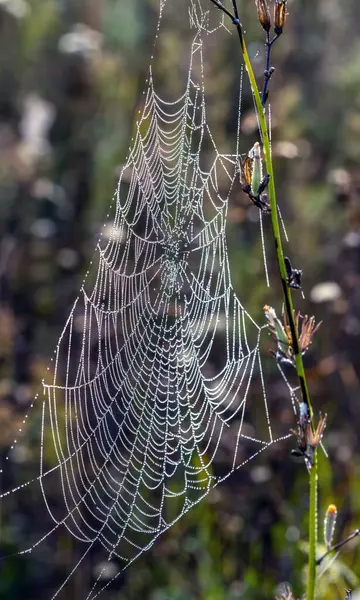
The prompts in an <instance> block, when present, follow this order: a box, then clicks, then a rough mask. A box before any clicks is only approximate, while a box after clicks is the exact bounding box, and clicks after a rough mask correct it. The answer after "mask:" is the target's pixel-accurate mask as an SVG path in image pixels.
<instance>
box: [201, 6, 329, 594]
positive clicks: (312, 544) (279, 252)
mask: <svg viewBox="0 0 360 600" xmlns="http://www.w3.org/2000/svg"><path fill="white" fill-rule="evenodd" d="M211 2H213V4H215V5H216V6H217V7H218V8H219V9H220V10H224V8H223V6H222V4H221V3H220V2H219V0H211ZM232 3H233V9H234V15H231V14H230V15H229V11H227V10H224V12H225V13H226V14H227V15H228V16H230V17H231V19H232V21H233V24H234V25H235V27H236V29H237V32H238V36H239V40H240V47H241V52H242V55H243V58H244V63H245V67H246V70H247V73H248V77H249V80H250V86H251V90H252V93H253V96H254V101H255V107H256V112H257V116H258V120H259V128H260V135H261V140H262V144H263V152H264V159H265V164H266V170H267V172H268V174H269V175H270V180H269V185H268V191H269V204H270V207H271V212H270V216H271V225H272V232H273V237H274V242H275V250H276V258H277V263H278V268H279V272H280V278H281V283H282V288H283V295H284V302H285V310H286V314H287V318H288V322H289V326H290V330H291V336H292V342H293V344H292V345H293V350H294V356H295V367H296V373H297V376H298V379H299V383H300V389H301V395H302V399H303V401H304V402H305V403H306V405H307V407H308V410H309V415H310V419H311V423H312V427H313V429H314V426H313V416H314V413H313V409H312V405H311V399H310V395H309V390H308V386H307V381H306V375H305V369H304V363H303V359H302V354H301V351H300V348H299V343H298V333H297V330H296V325H295V314H294V307H293V302H292V297H291V290H290V287H289V285H288V283H287V275H286V267H285V262H284V252H283V247H282V240H281V234H280V226H279V219H278V211H277V202H276V192H275V181H274V170H273V164H272V156H271V147H270V139H269V132H268V127H267V122H266V117H265V111H264V107H263V105H262V102H261V96H260V92H259V88H258V86H257V83H256V79H255V75H254V71H253V68H252V65H251V61H250V58H249V55H248V52H247V48H246V44H245V40H244V35H243V31H242V26H241V23H240V19H239V13H238V9H237V3H236V0H232ZM317 465H318V463H317V455H316V452H315V456H314V464H313V466H312V467H311V468H310V476H309V480H310V500H309V557H308V584H307V600H314V597H315V581H316V546H317V535H318V528H317V497H318V466H317Z"/></svg>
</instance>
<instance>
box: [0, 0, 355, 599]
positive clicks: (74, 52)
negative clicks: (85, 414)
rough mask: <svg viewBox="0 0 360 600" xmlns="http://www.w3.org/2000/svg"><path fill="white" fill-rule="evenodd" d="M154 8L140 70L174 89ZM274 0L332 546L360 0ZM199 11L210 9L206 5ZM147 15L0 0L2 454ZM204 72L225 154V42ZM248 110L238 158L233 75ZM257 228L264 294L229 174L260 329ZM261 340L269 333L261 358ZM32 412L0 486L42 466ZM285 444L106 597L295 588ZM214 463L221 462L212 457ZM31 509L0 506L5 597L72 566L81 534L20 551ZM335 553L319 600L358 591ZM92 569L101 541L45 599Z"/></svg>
mask: <svg viewBox="0 0 360 600" xmlns="http://www.w3.org/2000/svg"><path fill="white" fill-rule="evenodd" d="M168 5H169V7H168V11H167V17H166V20H165V21H164V22H163V23H162V25H161V30H160V34H161V35H160V38H159V49H158V55H157V61H156V62H155V65H154V69H155V70H156V74H157V77H158V81H159V86H160V89H162V90H164V93H165V91H166V94H167V95H168V96H169V97H171V94H172V93H173V95H174V96H175V97H176V96H178V95H179V73H181V70H182V66H183V63H182V60H183V56H184V54H185V55H187V53H188V51H189V46H188V44H189V39H190V38H187V37H186V35H184V24H187V22H188V15H187V12H186V10H184V6H183V5H182V4H181V0H168ZM205 5H206V0H202V6H203V7H205ZM239 9H240V12H241V19H242V22H243V24H244V26H245V29H246V35H247V41H248V47H249V52H250V54H251V57H253V58H254V65H255V67H256V72H257V75H258V76H259V78H261V74H262V70H263V59H264V46H263V32H262V30H261V28H260V26H259V24H258V22H257V18H256V10H255V4H254V2H253V1H251V0H246V2H245V1H244V0H239ZM288 9H289V17H288V20H287V24H286V29H285V33H284V35H283V36H282V38H281V39H280V40H279V42H278V43H277V45H276V46H275V47H274V52H273V64H274V65H275V67H276V72H275V74H274V76H273V79H272V80H271V87H270V101H271V107H272V136H273V137H272V139H273V145H272V148H273V154H274V157H275V173H276V178H277V189H278V200H279V204H280V206H281V210H282V214H283V216H284V218H285V221H286V226H287V230H288V234H289V239H290V242H289V244H288V245H287V249H286V252H287V253H288V254H289V255H290V256H291V257H292V260H293V263H294V265H295V267H297V268H301V269H303V272H304V280H303V281H304V284H303V287H304V293H305V300H303V299H302V298H301V296H300V294H299V295H298V296H297V298H296V302H297V306H298V307H299V309H300V310H301V311H302V313H303V314H314V315H315V316H316V318H317V320H323V324H322V326H321V329H320V331H319V333H318V334H317V336H316V338H315V342H314V344H313V347H312V349H311V352H309V353H308V354H307V355H306V365H307V367H308V376H309V385H310V390H311V394H312V398H313V404H314V407H315V410H316V412H318V411H322V412H327V413H328V428H327V431H326V436H325V446H326V448H327V449H328V452H329V460H327V459H326V458H325V457H324V456H323V455H322V454H321V456H320V467H319V468H320V514H319V519H320V528H321V526H322V525H321V522H322V518H323V514H324V510H325V509H326V507H327V505H328V504H329V503H330V502H334V503H335V504H336V505H337V507H338V511H339V518H338V524H337V538H338V539H341V537H342V536H345V535H346V534H348V533H350V532H351V531H352V530H353V529H354V528H355V527H358V526H359V524H360V437H359V435H358V431H359V428H360V385H359V376H360V351H359V348H360V167H359V164H360V41H359V36H358V32H359V23H360V4H359V2H358V1H357V0H318V1H317V2H316V3H315V2H314V1H313V0H302V1H300V0H297V1H296V0H294V1H290V0H289V6H288ZM209 10H210V11H216V9H215V7H214V6H213V5H211V3H210V1H209ZM158 11H159V0H131V2H130V1H126V0H1V1H0V236H1V241H0V450H1V456H2V459H3V460H4V459H5V456H6V454H7V448H8V447H9V445H11V443H12V441H13V439H14V437H16V435H17V431H18V428H19V426H21V423H22V421H23V419H24V415H25V414H26V413H27V411H28V409H29V406H30V405H31V403H32V401H33V398H34V396H35V395H36V393H37V392H38V391H39V388H40V384H41V380H42V378H43V377H44V376H45V373H46V369H47V366H48V363H49V359H50V357H51V356H52V353H53V350H54V347H55V345H56V342H57V339H58V337H59V335H60V333H61V331H62V328H63V326H64V323H65V321H66V318H67V316H68V314H69V309H70V308H71V306H72V303H73V301H74V298H75V297H76V294H77V291H78V289H79V286H80V284H81V281H82V279H83V277H84V274H85V272H86V270H87V265H88V262H89V260H90V258H91V255H92V252H93V249H94V246H95V243H96V239H97V233H98V231H99V230H100V228H101V225H102V223H103V222H104V221H105V219H106V214H107V209H108V206H109V203H110V200H111V198H112V195H113V192H114V189H115V186H116V181H117V177H118V174H119V168H120V167H121V165H122V164H123V163H124V161H125V158H126V155H127V151H128V147H129V140H130V138H131V134H132V131H133V123H134V115H135V111H136V110H137V109H138V108H139V106H140V103H141V94H142V90H143V88H144V81H145V78H146V76H147V71H148V66H149V62H150V55H151V53H152V46H153V41H154V36H155V33H156V25H157V19H158ZM210 57H211V59H210ZM184 64H185V67H184V68H187V66H186V65H187V63H186V62H185V63H184ZM205 69H206V72H207V73H208V74H210V76H209V77H208V86H207V90H206V93H207V98H208V106H209V110H208V118H209V120H210V123H211V127H212V132H213V134H214V136H215V138H216V140H217V143H218V144H219V145H221V146H222V147H226V146H227V145H228V146H229V147H234V143H235V137H236V118H237V101H238V87H239V78H240V69H241V57H240V50H239V47H238V43H237V39H236V36H235V35H230V34H228V33H226V32H225V31H224V30H222V31H219V37H218V44H217V46H216V48H212V52H211V53H210V52H209V55H205ZM242 106H243V113H242V129H241V142H240V149H241V151H242V152H246V151H247V150H248V149H249V148H250V147H251V146H252V145H253V143H254V142H255V141H256V139H257V123H256V118H255V116H254V112H253V108H252V98H251V93H250V89H249V86H248V84H247V81H246V77H244V90H243V102H242ZM268 233H269V229H268V227H267V225H266V226H265V234H266V239H267V248H268V260H269V271H270V277H271V288H270V289H268V288H267V287H266V282H265V277H264V268H263V262H262V252H261V246H260V243H259V224H258V211H257V209H254V207H251V206H249V200H248V198H247V197H246V196H244V195H243V194H242V193H241V191H240V186H236V187H235V188H234V193H233V194H232V196H231V199H230V205H229V221H228V247H229V258H230V265H231V271H232V278H233V283H234V287H235V289H236V291H237V293H238V295H239V298H240V300H241V301H242V302H243V303H244V304H245V305H246V307H247V309H248V310H250V312H251V313H252V314H253V315H254V318H255V319H256V320H257V322H261V321H262V320H263V312H262V307H263V305H264V304H271V305H272V306H276V307H277V310H278V312H280V311H281V296H280V287H279V285H278V280H277V272H276V265H275V263H274V260H273V255H272V241H271V238H270V237H269V235H268ZM269 348H271V341H270V339H269V343H268V346H265V347H264V349H263V351H264V353H268V350H269ZM265 363H266V387H267V395H268V401H269V406H270V413H271V419H272V421H273V422H275V423H276V422H278V423H279V424H280V425H282V428H283V429H285V430H287V429H288V428H290V427H294V426H295V425H296V423H295V417H294V415H293V413H292V410H291V405H290V403H289V399H288V397H287V393H286V389H284V385H283V382H282V381H281V380H280V379H279V375H278V371H277V369H276V365H275V364H274V362H273V361H272V360H271V359H270V356H269V360H267V359H266V358H265ZM290 376H291V374H290ZM293 383H294V385H295V382H294V381H293ZM253 393H254V394H256V389H255V390H254V392H253ZM40 419H41V415H40V413H39V411H37V409H36V407H35V408H34V411H33V412H32V413H31V418H30V417H29V422H28V426H27V432H26V442H24V443H22V444H20V445H19V447H18V449H17V451H16V452H15V453H13V455H12V458H11V460H9V461H7V465H6V469H4V474H3V481H2V487H3V489H9V488H12V487H14V486H15V485H17V482H18V481H19V480H20V479H21V480H28V479H31V478H32V477H36V476H37V475H38V472H39V465H38V463H35V462H34V460H32V459H33V455H32V449H33V445H32V441H33V444H36V442H37V441H38V439H39V427H40ZM292 447H294V442H292V441H291V440H290V441H288V442H286V443H284V444H283V445H282V446H281V447H275V448H272V449H270V450H269V451H268V452H265V453H264V454H263V455H261V456H260V457H259V458H258V459H256V460H255V461H254V462H252V463H250V464H249V466H248V467H247V468H244V469H241V470H240V471H239V472H237V473H236V474H234V475H233V476H232V477H231V478H229V479H228V480H227V481H226V482H225V483H224V484H223V485H222V486H220V487H218V488H217V489H216V490H214V491H213V492H212V493H211V494H210V495H209V496H208V498H207V499H205V500H204V501H203V502H202V503H201V504H200V505H199V506H197V507H195V508H193V509H192V510H191V511H190V512H189V513H188V514H187V515H186V516H184V517H183V518H182V519H181V520H180V521H179V522H178V523H177V524H176V525H175V526H173V527H172V529H170V531H168V532H167V533H165V534H164V535H163V536H162V537H161V538H160V539H159V540H158V541H157V542H156V544H155V546H154V547H153V548H152V549H151V550H150V551H148V552H147V553H146V554H145V555H144V556H143V557H141V558H140V559H139V560H137V561H136V562H135V563H134V564H133V565H131V567H130V568H129V569H128V570H127V571H125V572H124V574H123V575H122V576H121V577H118V578H117V579H116V580H115V581H114V582H113V583H112V584H111V585H110V586H109V588H108V589H107V590H105V591H104V592H103V595H102V596H101V597H103V598H104V600H115V599H117V598H126V600H138V599H139V598H144V599H149V600H170V599H171V600H195V599H201V600H236V599H238V598H244V599H246V600H250V599H251V600H258V599H259V600H260V599H265V598H272V597H274V595H275V591H276V586H277V584H279V583H280V582H284V581H289V582H291V583H292V584H293V586H294V590H295V593H296V594H297V595H300V594H301V593H302V592H303V582H304V571H303V565H304V564H305V559H306V550H307V547H306V539H307V522H306V515H307V506H308V498H307V473H306V470H305V468H304V466H303V464H302V463H301V462H300V463H299V462H295V461H294V460H293V459H292V457H290V450H291V448H292ZM220 460H223V461H225V462H226V450H224V452H223V453H222V454H220ZM57 492H58V491H57V490H54V502H55V501H56V494H57ZM37 507H39V509H38V510H37ZM43 519H44V505H43V503H42V500H41V498H40V496H39V499H37V497H34V494H32V495H31V494H30V492H29V498H28V502H25V503H19V502H17V498H16V496H14V497H13V499H12V500H11V501H10V502H8V503H7V504H6V506H4V507H3V510H2V524H1V528H0V535H1V538H0V544H1V546H0V557H1V558H2V561H1V563H0V574H1V576H0V598H1V599H4V600H20V599H21V600H35V599H36V600H48V599H49V598H51V596H52V594H53V593H54V591H55V590H56V588H57V587H58V586H59V584H60V582H61V581H62V580H63V579H64V573H65V572H67V570H68V567H69V565H74V564H75V563H76V561H77V560H78V559H79V556H80V555H79V554H78V552H79V550H78V548H77V547H76V545H75V543H74V544H72V543H71V541H69V540H68V539H66V540H63V539H62V538H61V536H59V537H58V538H57V539H56V542H55V544H53V545H52V547H51V548H50V549H49V552H48V557H47V559H46V560H42V562H41V563H39V562H38V561H36V560H35V559H33V558H32V556H31V555H24V556H21V555H16V552H17V551H18V550H21V548H24V547H26V545H27V544H28V539H29V536H30V537H31V539H32V540H33V539H35V538H36V532H37V531H40V530H41V525H42V520H43ZM10 554H11V555H12V556H11V557H10V558H9V557H8V556H9V555H10ZM4 557H7V558H6V559H4ZM340 558H341V561H337V562H336V563H335V564H334V568H333V569H332V570H330V571H328V572H327V574H326V575H324V576H323V578H322V579H321V580H320V584H319V597H321V598H324V599H329V600H330V599H334V600H337V599H338V598H339V599H340V598H344V589H345V587H351V588H353V589H355V588H356V587H357V585H358V582H359V577H360V545H359V544H357V543H356V540H355V542H354V543H353V544H350V545H349V546H348V547H346V549H345V550H344V551H343V553H342V554H341V557H340ZM101 568H102V565H101V562H100V557H99V556H98V555H97V554H96V552H95V553H94V554H93V555H92V556H91V557H89V560H88V561H87V562H86V564H84V565H83V566H82V568H81V569H79V570H78V571H77V573H76V575H75V577H74V578H73V581H72V583H71V585H70V587H69V588H68V589H67V591H66V594H65V593H64V594H63V595H61V596H59V597H61V598H65V597H66V598H68V599H69V600H75V599H76V598H77V597H81V598H82V597H83V594H84V590H86V593H88V591H89V590H90V588H91V585H92V583H93V581H94V579H95V578H96V577H97V575H98V573H99V569H101ZM114 568H115V569H116V568H117V567H116V565H115V566H114ZM359 594H360V591H359ZM356 597H357V596H356ZM359 597H360V595H359Z"/></svg>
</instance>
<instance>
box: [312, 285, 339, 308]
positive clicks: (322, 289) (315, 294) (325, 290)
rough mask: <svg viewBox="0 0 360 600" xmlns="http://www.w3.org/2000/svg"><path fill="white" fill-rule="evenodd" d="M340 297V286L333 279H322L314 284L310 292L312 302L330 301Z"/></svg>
mask: <svg viewBox="0 0 360 600" xmlns="http://www.w3.org/2000/svg"><path fill="white" fill-rule="evenodd" d="M340 297H341V288H340V286H339V285H338V284H337V283H336V282H335V281H323V282H322V283H318V284H317V285H315V286H314V287H313V288H312V290H311V292H310V299H311V301H312V302H316V303H317V304H320V303H321V302H332V301H334V300H337V299H338V298H340Z"/></svg>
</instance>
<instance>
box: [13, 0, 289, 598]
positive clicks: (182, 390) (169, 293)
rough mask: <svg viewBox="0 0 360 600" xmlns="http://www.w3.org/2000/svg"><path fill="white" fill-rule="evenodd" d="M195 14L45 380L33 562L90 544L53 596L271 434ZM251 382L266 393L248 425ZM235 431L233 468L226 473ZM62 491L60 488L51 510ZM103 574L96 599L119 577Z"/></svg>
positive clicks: (147, 106)
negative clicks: (53, 545) (47, 521)
mask: <svg viewBox="0 0 360 600" xmlns="http://www.w3.org/2000/svg"><path fill="white" fill-rule="evenodd" d="M164 7H165V2H162V4H161V11H160V12H162V11H163V9H164ZM191 7H192V10H191V22H192V25H193V26H194V27H195V36H194V38H193V42H192V46H191V52H190V63H189V69H188V75H187V81H186V85H185V89H184V92H183V93H182V94H181V95H180V96H179V97H178V98H177V99H176V100H169V99H165V98H164V97H161V96H160V95H158V93H157V91H156V86H155V83H154V77H153V72H152V67H151V66H150V69H149V75H148V79H147V85H146V89H145V92H144V96H143V104H142V108H141V110H140V114H139V117H138V119H137V122H136V127H135V133H134V137H133V140H132V144H131V147H130V151H129V156H128V159H127V161H126V163H125V165H124V166H123V168H122V170H121V175H120V179H119V183H118V186H117V190H116V193H115V196H114V201H113V204H112V215H111V217H110V216H109V218H108V220H107V222H106V224H105V226H104V230H103V233H102V235H101V237H100V240H99V242H98V244H97V247H96V252H95V255H94V257H93V260H92V263H91V268H90V269H89V272H88V275H87V277H86V278H85V280H84V282H83V286H82V288H81V292H80V294H79V296H78V298H77V299H76V301H75V303H74V306H73V308H72V310H71V312H70V315H69V318H68V320H67V323H66V325H65V328H64V330H63V332H62V334H61V336H60V339H59V342H58V344H57V347H56V351H55V356H54V359H53V368H52V369H51V370H49V376H48V377H47V378H46V380H45V381H44V383H43V389H44V395H45V397H44V401H43V408H42V425H41V459H40V475H39V476H38V477H37V478H36V479H35V480H32V481H29V482H27V483H26V484H24V485H25V487H26V486H29V485H30V484H32V485H39V486H40V488H41V492H42V496H43V500H44V504H45V506H46V510H47V512H48V514H49V515H50V517H51V519H52V521H53V523H54V524H53V527H52V529H50V530H48V531H47V532H46V533H45V534H44V535H43V536H42V537H41V538H40V539H39V540H37V541H36V542H34V543H33V544H32V545H31V547H29V548H28V549H27V550H24V551H23V553H26V552H30V551H32V550H33V549H34V548H36V547H37V546H39V545H40V544H42V543H43V542H44V541H45V540H46V539H47V538H48V537H49V536H50V535H51V534H54V533H55V532H56V531H58V530H60V529H64V530H67V531H68V532H69V533H70V534H71V536H72V537H73V538H75V539H77V540H79V542H82V543H85V544H86V550H85V552H83V554H82V556H81V558H80V560H79V561H78V562H77V563H76V565H74V567H73V568H72V569H71V571H70V573H69V574H68V576H67V577H66V579H65V581H64V582H63V583H62V584H61V586H60V587H59V588H58V589H57V591H56V593H55V594H54V595H53V596H52V598H55V597H57V596H58V594H59V593H60V591H61V590H62V589H63V588H64V587H65V586H66V584H67V583H68V581H69V579H70V578H71V577H72V575H73V574H74V573H75V571H76V570H77V569H78V568H79V567H80V564H81V562H82V561H83V560H84V559H85V557H86V556H87V555H88V553H89V552H90V551H91V549H92V548H93V547H94V545H95V544H96V545H98V546H100V547H102V549H103V551H104V552H105V554H106V556H107V561H111V560H112V559H115V560H117V561H118V562H119V564H121V566H122V568H126V567H127V566H129V564H131V563H132V562H133V561H134V560H135V559H136V558H137V557H138V556H139V555H141V554H142V553H144V552H145V551H146V550H148V549H149V548H150V547H151V546H152V545H153V543H154V541H155V540H156V539H157V538H158V537H159V536H160V535H161V534H162V533H163V532H164V531H166V530H168V529H169V528H170V527H171V526H172V525H173V524H174V523H175V522H176V521H178V520H179V519H180V518H181V517H182V515H184V514H185V513H186V512H187V511H188V510H189V509H190V508H191V507H192V506H194V505H195V504H197V503H198V502H199V501H200V500H201V499H202V498H204V496H206V495H207V494H208V492H209V491H210V490H211V489H212V488H213V487H214V486H216V485H218V483H219V482H221V481H223V480H224V479H225V478H227V477H228V476H229V475H230V474H231V473H232V472H233V471H234V470H236V469H239V468H240V467H241V466H243V465H244V464H245V463H247V462H248V461H249V460H250V459H251V458H253V457H254V456H256V455H258V454H259V453H260V452H262V451H263V450H265V449H266V448H268V446H269V445H270V444H272V443H273V442H274V441H276V438H275V437H274V436H273V433H272V427H271V423H270V418H269V411H268V405H267V399H266V392H265V385H264V382H263V375H262V366H261V359H260V351H259V340H260V334H261V330H262V327H260V326H258V325H257V324H256V323H255V321H254V320H253V319H252V317H251V315H250V314H249V313H248V312H247V311H246V310H245V308H244V306H243V305H242V304H241V302H240V300H239V298H238V297H237V295H236V294H235V292H234V289H233V287H232V283H231V276H230V267H229V260H228V252H227V240H226V221H227V211H228V200H229V196H230V193H231V190H232V188H233V185H234V182H235V180H236V178H237V177H238V160H237V157H238V150H236V152H235V153H234V154H222V153H220V152H219V151H218V148H217V146H216V143H215V140H214V138H213V136H212V134H211V130H210V127H209V123H208V120H207V115H206V101H205V85H204V76H203V73H204V69H203V36H204V35H205V34H208V33H209V31H208V30H207V29H206V27H205V25H206V14H200V16H199V17H198V11H197V10H195V8H196V7H197V8H198V7H199V5H198V4H197V3H193V2H191ZM240 102H241V95H240ZM239 114H240V112H239ZM209 157H211V158H209ZM224 190H225V192H224ZM109 215H110V213H109ZM219 339H220V340H221V351H220V350H219ZM214 355H216V358H217V360H216V361H214V360H213V358H214ZM254 377H255V378H257V379H258V380H260V382H261V386H260V387H261V390H262V393H261V397H258V398H256V402H257V408H256V413H257V415H256V419H257V423H256V425H255V424H253V423H251V427H249V419H250V415H249V414H248V402H249V397H250V395H249V391H250V386H251V384H252V381H253V379H254ZM49 432H51V435H50V434H49ZM229 436H231V437H230V439H231V445H230V447H231V460H230V461H229V464H228V467H227V469H226V471H225V472H224V470H222V471H221V472H218V470H217V466H216V457H217V455H218V451H219V448H221V446H222V443H223V442H224V440H225V441H226V440H229ZM279 439H281V438H279ZM227 446H228V447H229V443H228V442H227ZM49 454H52V455H54V456H55V457H56V458H55V464H53V465H51V466H49V465H48V464H47V462H46V460H45V459H44V457H45V456H47V455H49ZM24 485H22V486H19V488H16V489H15V490H11V491H10V492H7V493H5V494H3V496H5V495H7V494H11V493H14V492H15V491H17V490H18V489H20V488H23V487H24ZM54 489H60V490H61V496H60V498H58V501H57V503H56V506H53V502H52V501H51V498H52V493H53V490H54ZM103 572H104V569H103V570H102V572H101V573H100V574H99V576H98V578H97V580H96V581H95V583H94V586H93V587H92V589H91V590H90V592H89V593H88V595H87V596H86V598H87V599H90V598H95V597H97V596H98V595H99V594H100V593H101V591H102V590H103V589H104V588H105V587H107V585H108V584H109V582H107V583H106V584H104V582H103V578H102V575H103ZM116 577H117V575H115V577H114V578H116ZM114 578H113V579H114Z"/></svg>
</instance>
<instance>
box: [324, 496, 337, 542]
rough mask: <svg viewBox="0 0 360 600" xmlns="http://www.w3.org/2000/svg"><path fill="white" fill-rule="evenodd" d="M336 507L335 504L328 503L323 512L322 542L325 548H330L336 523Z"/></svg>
mask: <svg viewBox="0 0 360 600" xmlns="http://www.w3.org/2000/svg"><path fill="white" fill-rule="evenodd" d="M336 517H337V508H336V506H335V504H330V506H328V509H327V511H326V514H325V520H324V542H325V545H326V548H327V550H330V548H331V545H332V541H333V537H334V533H335V525H336Z"/></svg>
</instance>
